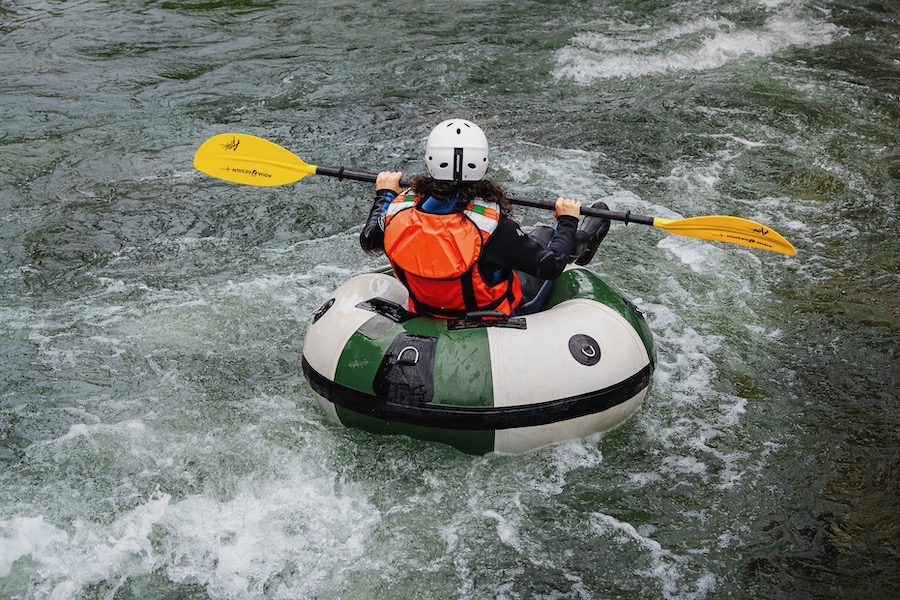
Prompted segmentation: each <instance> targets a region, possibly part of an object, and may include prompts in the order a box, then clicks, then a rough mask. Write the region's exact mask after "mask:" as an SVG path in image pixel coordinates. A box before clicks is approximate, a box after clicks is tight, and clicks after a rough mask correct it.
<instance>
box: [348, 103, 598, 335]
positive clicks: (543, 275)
mask: <svg viewBox="0 0 900 600" xmlns="http://www.w3.org/2000/svg"><path fill="white" fill-rule="evenodd" d="M425 164H426V167H427V170H428V173H427V174H421V175H416V176H413V177H411V178H410V181H409V185H410V188H409V189H407V190H402V189H401V187H400V180H401V179H402V175H403V174H402V173H401V172H391V171H383V172H381V173H379V174H378V177H377V179H376V183H375V188H376V195H375V202H374V204H373V205H372V210H371V212H370V213H369V218H368V220H367V222H366V225H365V227H364V228H363V231H362V233H361V234H360V245H361V246H362V248H363V250H365V251H366V253H368V254H370V255H380V254H381V253H382V252H384V253H385V254H386V255H387V257H388V260H389V261H390V263H391V266H392V267H393V270H394V273H395V274H396V276H397V278H398V279H399V280H400V281H401V282H402V283H403V285H404V286H405V287H406V288H407V290H408V291H409V308H410V310H411V311H413V312H415V313H419V314H429V315H432V316H435V317H439V318H461V317H464V316H465V315H466V314H468V313H471V312H475V311H494V312H499V313H503V314H504V315H514V314H527V313H528V312H535V311H536V310H540V306H539V305H540V304H541V299H540V298H536V296H537V295H538V293H539V291H540V290H541V288H542V286H543V283H544V282H546V281H549V280H553V279H556V278H557V277H559V276H560V274H562V272H563V270H564V269H565V267H566V265H567V264H568V263H569V262H576V263H578V264H587V262H589V261H590V260H591V258H593V256H594V253H595V252H596V249H597V246H598V245H599V244H600V242H601V241H602V239H603V237H604V236H605V235H606V232H607V231H608V230H609V220H608V219H600V218H597V217H588V218H586V219H585V223H584V227H583V228H582V229H580V230H579V229H578V217H579V211H580V208H581V203H580V202H578V201H576V200H572V199H570V198H564V197H560V198H557V200H556V206H555V211H554V216H555V217H556V219H557V222H556V228H555V229H551V228H549V227H539V228H537V229H536V230H535V231H534V232H532V235H530V236H529V235H526V234H525V233H524V232H523V231H522V229H521V228H520V227H519V225H518V223H516V222H515V221H514V220H513V219H512V218H511V217H512V206H511V204H510V203H509V201H508V200H507V195H506V192H505V190H504V189H503V187H502V186H501V185H500V184H498V183H496V182H495V181H493V180H491V179H487V178H486V174H487V169H488V143H487V138H486V136H485V135H484V132H483V131H482V130H481V128H480V127H478V126H477V125H475V124H474V123H472V122H471V121H467V120H465V119H449V120H446V121H444V122H442V123H440V124H438V125H437V126H436V127H435V128H434V129H433V130H432V131H431V133H430V135H429V136H428V140H427V142H426V145H425ZM600 205H602V203H597V204H595V206H600ZM602 207H603V208H606V206H605V205H602ZM545 289H548V288H545ZM533 300H537V302H532V301H533Z"/></svg>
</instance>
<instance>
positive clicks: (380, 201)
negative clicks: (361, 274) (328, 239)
mask: <svg viewBox="0 0 900 600" xmlns="http://www.w3.org/2000/svg"><path fill="white" fill-rule="evenodd" d="M402 178H403V173H400V172H389V171H382V172H381V173H379V174H378V177H377V178H376V180H375V203H374V204H372V210H370V211H369V218H368V219H367V220H366V224H365V226H364V227H363V230H362V233H360V234H359V245H360V246H362V249H363V250H364V251H365V253H366V254H368V255H370V256H379V255H381V254H382V253H383V252H384V229H383V227H384V223H383V221H382V219H381V217H382V215H383V214H384V211H385V210H387V207H388V204H390V203H391V202H392V201H393V200H394V198H396V197H397V194H399V193H400V179H402Z"/></svg>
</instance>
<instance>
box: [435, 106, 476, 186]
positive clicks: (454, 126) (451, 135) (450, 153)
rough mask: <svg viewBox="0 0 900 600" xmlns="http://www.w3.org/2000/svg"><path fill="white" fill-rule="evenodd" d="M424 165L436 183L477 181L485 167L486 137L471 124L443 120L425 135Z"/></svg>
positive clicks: (458, 120) (461, 120) (469, 122)
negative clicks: (426, 138) (426, 136)
mask: <svg viewBox="0 0 900 600" xmlns="http://www.w3.org/2000/svg"><path fill="white" fill-rule="evenodd" d="M425 164H426V166H427V167H428V172H429V173H430V174H431V176H432V177H434V178H435V179H437V180H438V181H480V180H481V179H483V178H484V175H485V173H487V167H488V143H487V137H485V135H484V132H483V131H481V128H480V127H479V126H478V125H476V124H475V123H473V122H471V121H466V120H465V119H449V120H447V121H444V122H443V123H440V124H439V125H438V126H437V127H435V128H434V129H432V130H431V133H430V134H429V135H428V141H427V142H425Z"/></svg>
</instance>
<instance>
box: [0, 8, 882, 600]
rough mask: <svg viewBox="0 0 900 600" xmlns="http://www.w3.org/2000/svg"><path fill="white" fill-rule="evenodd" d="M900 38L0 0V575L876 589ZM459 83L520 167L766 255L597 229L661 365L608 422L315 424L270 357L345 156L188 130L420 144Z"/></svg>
mask: <svg viewBox="0 0 900 600" xmlns="http://www.w3.org/2000/svg"><path fill="white" fill-rule="evenodd" d="M898 48H900V6H898V5H897V3H895V2H893V1H891V0H866V1H863V0H858V1H851V0H684V1H678V2H662V1H656V0H645V1H633V0H603V1H600V0H598V1H587V0H526V1H512V0H459V1H454V2H434V1H431V0H427V1H425V2H412V1H409V0H398V1H393V2H392V1H388V0H380V1H375V2H355V1H354V2H349V1H345V0H327V1H326V0H310V1H306V2H288V1H275V0H243V1H233V2H229V1H225V0H183V1H144V2H90V1H75V0H70V1H65V2H64V1H55V0H51V1H37V0H7V1H5V2H3V3H0V123H2V124H0V316H2V319H0V375H2V377H0V598H4V599H6V598H53V599H57V598H59V599H63V598H115V599H118V600H121V599H126V598H198V599H200V598H209V599H219V598H342V599H355V598H367V599H368V598H404V599H405V598H423V599H424V598H429V599H431V598H433V599H445V598H472V599H474V598H506V599H512V598H543V599H557V598H698V599H699V598H775V597H778V598H888V597H894V596H893V594H895V593H896V590H897V589H898V587H900V576H898V570H897V565H898V564H900V526H898V523H900V501H898V489H900V474H898V471H900V403H898V389H900V376H898V373H900V369H898V348H900V327H898V318H900V275H898V272H900V250H898V244H897V235H898V232H900V228H898V215H897V208H898V200H897V198H898V193H900V186H898V178H900V155H898V141H900V50H898ZM453 116H459V117H464V118H469V119H472V120H474V121H475V122H477V123H479V124H480V125H482V126H483V128H484V129H485V131H486V133H487V135H488V138H489V140H490V141H491V143H492V171H491V173H492V176H493V177H495V178H496V179H498V180H500V181H502V182H504V184H505V185H506V186H507V188H508V189H509V190H510V191H511V192H513V193H515V194H517V195H523V196H534V197H542V198H547V199H552V198H555V197H556V196H557V195H559V194H564V195H567V196H572V197H576V198H580V199H584V200H585V201H593V200H598V199H603V200H605V201H606V202H607V203H608V204H609V205H610V207H611V208H613V209H614V210H632V211H634V212H635V213H639V214H650V215H658V216H664V217H673V218H681V217H689V216H698V215H707V214H708V215H715V214H724V215H735V216H740V217H745V218H749V219H753V220H756V221H760V222H762V223H765V224H767V225H768V226H770V227H771V228H773V229H775V230H777V231H778V232H780V233H781V234H783V235H784V236H785V237H787V238H788V239H789V240H791V241H792V242H793V243H794V245H795V246H796V247H797V255H796V256H793V257H791V256H786V255H782V254H775V253H769V252H760V251H755V250H751V249H747V248H743V247H739V246H734V245H729V244H716V243H711V242H704V241H700V240H696V239H691V238H685V237H677V236H671V235H669V234H667V233H665V232H664V231H661V230H659V229H655V228H650V227H643V226H640V225H631V226H628V227H625V226H622V225H621V224H614V225H613V229H612V231H611V233H610V235H609V237H608V238H607V240H606V241H605V242H604V244H603V246H602V247H601V249H600V251H599V252H598V254H597V257H596V258H595V259H594V261H593V262H592V263H591V265H590V268H591V269H592V270H594V271H595V272H596V273H598V274H599V275H600V276H602V277H603V278H604V279H605V280H607V281H608V282H610V283H611V284H613V285H614V286H616V287H618V288H619V289H620V290H621V291H622V292H623V293H624V294H625V295H626V296H628V297H630V298H632V299H633V300H634V301H635V302H636V303H637V304H638V305H639V306H640V307H641V308H642V309H643V310H644V311H645V312H646V314H647V319H648V322H649V323H650V325H651V327H652V329H653V331H654V334H655V336H656V343H657V365H658V367H657V370H656V373H655V381H654V386H653V388H652V390H651V393H650V394H649V396H648V397H647V400H646V402H645V404H644V406H643V407H642V409H641V410H640V411H639V412H638V413H637V414H636V415H635V416H634V417H633V418H632V419H631V420H629V421H628V422H627V423H626V424H624V425H623V426H621V427H620V428H618V429H616V430H614V431H612V432H609V433H607V434H605V435H600V436H595V437H592V438H589V439H584V440H577V441H573V442H568V443H563V444H559V445H555V446H551V447H547V448H543V449H539V450H536V451H533V452H530V453H527V454H524V455H515V456H510V455H498V454H491V455H487V456H484V457H471V456H467V455H463V454H461V453H459V452H457V451H455V450H452V449H450V448H448V447H445V446H442V445H439V444H429V443H424V442H419V441H414V440H410V439H407V438H402V437H378V436H374V435H369V434H366V433H363V432H359V431H354V430H348V429H344V428H341V427H339V426H337V425H334V424H332V423H331V422H329V421H328V420H327V419H326V417H325V415H324V413H323V412H322V411H321V410H320V409H319V407H318V406H317V405H316V403H315V402H314V401H313V396H312V392H311V390H310V388H309V386H308V385H307V383H306V382H305V380H304V379H303V376H302V373H301V371H300V352H301V348H302V345H303V340H304V334H305V331H306V328H307V325H308V323H309V318H310V316H311V314H312V312H313V311H314V310H315V309H316V308H317V307H318V306H319V305H320V304H321V303H322V302H323V301H324V300H325V299H326V298H327V297H328V294H329V292H330V291H331V290H332V289H333V288H335V287H336V286H338V285H339V284H340V283H341V282H343V281H344V280H346V279H347V278H348V277H350V276H351V275H354V274H357V273H361V272H365V271H368V270H371V269H373V268H377V267H381V266H383V265H384V264H385V263H384V262H383V261H379V260H377V259H372V258H369V257H367V256H366V255H364V254H363V253H362V251H361V250H360V249H359V247H358V244H357V235H358V231H359V228H360V226H361V224H362V222H363V220H364V218H365V216H366V215H367V213H368V209H369V206H370V203H371V195H372V190H371V189H370V186H367V185H362V184H358V183H350V182H338V181H336V180H334V179H326V178H318V179H316V178H315V177H309V178H307V179H304V180H303V181H302V182H299V183H297V184H296V185H293V186H286V187H278V188H255V187H243V186H238V185H233V184H228V183H225V182H222V181H218V180H215V179H212V178H210V177H207V176H205V175H202V174H200V173H197V172H196V171H194V170H193V168H192V156H193V153H194V150H195V149H196V148H197V147H198V146H199V145H200V144H201V143H202V142H203V141H204V140H205V139H207V138H208V137H210V136H212V135H214V134H218V133H223V132H229V131H239V132H246V133H252V134H255V135H259V136H261V137H265V138H268V139H271V140H273V141H275V142H277V143H279V144H281V145H283V146H285V147H287V148H289V149H291V150H292V151H293V152H295V153H296V154H297V155H298V156H300V157H301V158H303V159H305V160H306V161H308V162H311V163H314V164H319V165H325V166H335V167H336V166H342V165H343V166H346V167H348V168H354V169H356V170H363V171H366V170H368V171H372V170H378V169H383V168H391V169H402V170H404V171H407V172H417V171H421V170H422V169H423V163H422V151H423V147H424V140H425V137H426V136H427V134H428V131H429V130H430V128H431V127H432V126H433V125H435V124H436V123H437V122H439V121H441V120H443V119H445V118H449V117H453ZM517 218H518V220H519V221H520V222H521V223H522V224H523V226H525V227H526V228H527V227H530V226H532V225H535V224H537V223H546V222H548V219H549V216H548V214H546V213H543V212H541V211H538V210H534V209H518V211H517ZM536 351H539V349H536Z"/></svg>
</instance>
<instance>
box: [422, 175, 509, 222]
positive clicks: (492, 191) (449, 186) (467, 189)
mask: <svg viewBox="0 0 900 600" xmlns="http://www.w3.org/2000/svg"><path fill="white" fill-rule="evenodd" d="M409 184H410V186H412V189H413V191H414V192H415V193H416V195H418V196H422V197H423V198H428V197H429V196H434V197H435V198H437V199H438V200H449V199H450V198H456V199H457V201H458V202H457V208H460V209H461V208H462V207H464V206H465V205H467V204H468V203H469V202H471V201H472V200H475V199H477V198H481V199H482V200H486V201H488V202H496V203H497V204H499V205H500V212H501V213H503V216H505V217H507V218H511V217H512V204H510V203H509V200H508V199H507V197H506V190H505V189H503V186H501V185H500V184H499V183H497V182H496V181H493V180H492V179H482V180H481V181H438V180H436V179H434V178H433V177H432V176H431V175H428V174H425V173H422V174H419V175H413V176H412V177H410V178H409Z"/></svg>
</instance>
